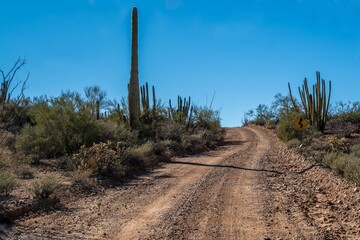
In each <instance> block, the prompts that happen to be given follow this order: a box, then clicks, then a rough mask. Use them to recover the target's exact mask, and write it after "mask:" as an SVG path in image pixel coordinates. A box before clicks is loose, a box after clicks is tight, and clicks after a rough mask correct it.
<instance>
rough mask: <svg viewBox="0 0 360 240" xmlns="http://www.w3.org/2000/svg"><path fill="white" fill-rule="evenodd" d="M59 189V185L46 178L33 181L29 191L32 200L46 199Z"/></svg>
mask: <svg viewBox="0 0 360 240" xmlns="http://www.w3.org/2000/svg"><path fill="white" fill-rule="evenodd" d="M58 187H59V184H58V183H57V182H56V181H55V180H54V179H53V178H50V177H47V178H45V179H43V180H40V181H35V182H34V183H33V185H32V188H31V191H32V193H33V196H34V198H36V199H46V198H49V196H50V195H51V194H53V193H54V192H55V190H56V189H57V188H58Z"/></svg>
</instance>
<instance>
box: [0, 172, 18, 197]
mask: <svg viewBox="0 0 360 240" xmlns="http://www.w3.org/2000/svg"><path fill="white" fill-rule="evenodd" d="M15 187H16V180H15V178H14V177H13V176H12V175H11V174H10V173H8V172H4V171H1V172H0V194H4V195H5V196H8V195H9V194H10V193H11V191H12V190H14V189H15Z"/></svg>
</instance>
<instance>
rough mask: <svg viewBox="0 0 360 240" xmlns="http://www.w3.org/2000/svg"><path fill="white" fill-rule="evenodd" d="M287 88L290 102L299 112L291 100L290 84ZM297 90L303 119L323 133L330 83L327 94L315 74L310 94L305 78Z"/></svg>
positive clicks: (293, 100)
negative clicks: (314, 81) (314, 82)
mask: <svg viewBox="0 0 360 240" xmlns="http://www.w3.org/2000/svg"><path fill="white" fill-rule="evenodd" d="M288 87H289V92H290V98H291V101H292V103H293V105H294V107H295V109H296V110H297V111H298V112H300V110H299V108H298V105H297V104H296V102H295V99H294V98H293V95H292V91H291V87H290V83H288ZM298 90H299V95H300V99H301V104H302V106H303V110H304V114H305V117H306V118H307V119H309V121H310V124H311V125H313V126H315V127H316V128H317V129H318V130H319V131H321V132H324V130H325V126H326V122H327V117H328V112H329V105H330V96H331V81H329V92H328V94H327V93H326V84H325V80H324V79H321V78H320V72H316V84H314V85H313V86H312V93H310V91H309V87H308V83H307V80H306V78H305V79H304V83H303V85H302V88H300V87H299V88H298Z"/></svg>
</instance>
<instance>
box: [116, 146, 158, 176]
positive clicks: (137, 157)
mask: <svg viewBox="0 0 360 240" xmlns="http://www.w3.org/2000/svg"><path fill="white" fill-rule="evenodd" d="M153 150H154V149H153V143H151V142H147V143H144V144H142V145H140V146H137V147H133V148H128V149H126V150H125V151H124V152H123V154H122V164H123V165H125V166H126V167H127V168H131V170H132V171H133V170H145V169H146V167H148V166H152V165H153V164H155V163H154V162H153V161H154V151H153Z"/></svg>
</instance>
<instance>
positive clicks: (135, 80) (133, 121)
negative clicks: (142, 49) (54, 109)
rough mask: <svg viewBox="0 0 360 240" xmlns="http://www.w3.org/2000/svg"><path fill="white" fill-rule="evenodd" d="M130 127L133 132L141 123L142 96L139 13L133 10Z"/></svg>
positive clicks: (129, 96) (129, 98)
mask: <svg viewBox="0 0 360 240" xmlns="http://www.w3.org/2000/svg"><path fill="white" fill-rule="evenodd" d="M128 91H129V93H128V105H129V125H130V129H131V130H137V129H138V128H139V123H140V94H139V71H138V12H137V8H136V7H134V8H133V9H132V21H131V69H130V82H129V85H128Z"/></svg>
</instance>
